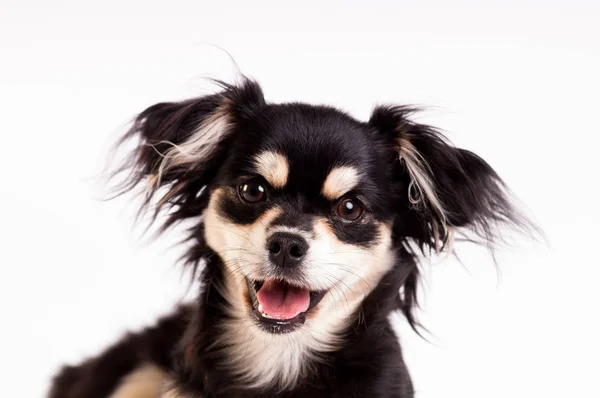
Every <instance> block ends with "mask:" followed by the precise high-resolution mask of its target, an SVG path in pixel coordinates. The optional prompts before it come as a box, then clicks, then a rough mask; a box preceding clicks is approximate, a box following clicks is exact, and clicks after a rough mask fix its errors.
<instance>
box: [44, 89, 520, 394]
mask: <svg viewBox="0 0 600 398" xmlns="http://www.w3.org/2000/svg"><path fill="white" fill-rule="evenodd" d="M413 112H414V110H413V109H411V108H407V107H402V106H380V107H377V108H376V109H375V110H374V111H373V114H372V116H371V118H370V120H369V121H367V122H362V121H358V120H356V119H354V118H352V117H351V116H349V115H347V114H345V113H344V112H342V111H339V110H337V109H334V108H331V107H324V106H312V105H307V104H299V103H292V104H270V103H267V102H266V101H265V99H264V97H263V93H262V91H261V89H260V87H259V86H258V84H257V83H256V82H254V81H252V80H249V79H243V80H242V81H241V83H240V84H238V85H228V84H223V83H221V91H220V92H218V93H217V94H214V95H209V96H204V97H199V98H194V99H191V100H186V101H182V102H176V103H161V104H157V105H154V106H151V107H149V108H148V109H146V110H145V111H143V112H142V113H141V114H140V115H139V116H138V117H137V118H136V120H135V121H134V123H133V126H132V127H131V130H130V131H129V133H128V134H127V135H126V137H125V140H134V141H135V142H136V145H137V146H136V148H135V150H134V152H133V154H132V156H131V161H130V163H129V164H127V165H126V166H125V167H123V168H122V169H121V171H128V172H129V174H128V178H127V179H126V181H125V184H124V185H123V186H122V187H121V188H122V191H123V192H126V191H129V190H131V189H134V188H137V187H142V188H143V192H144V194H145V199H146V200H145V202H144V209H148V208H151V209H152V210H153V215H154V219H160V220H161V222H162V225H161V230H162V231H164V230H165V229H167V228H168V227H170V226H172V225H175V224H178V223H180V222H182V221H186V222H189V223H190V224H192V225H193V227H192V228H191V229H189V231H188V232H189V234H188V243H190V245H189V247H190V249H189V251H188V252H187V253H186V254H185V256H184V258H183V260H184V262H185V263H186V264H188V265H189V266H190V267H192V268H193V270H194V271H195V272H194V274H195V275H197V276H198V277H199V278H200V281H201V286H202V288H201V291H200V292H199V295H198V300H197V301H196V302H195V303H194V304H192V305H190V306H189V307H185V308H181V309H179V310H178V311H177V312H175V313H174V314H173V315H172V316H170V317H168V318H165V319H163V320H161V321H160V322H159V324H158V325H157V326H156V327H154V328H150V329H147V330H145V331H142V332H140V333H137V334H131V335H129V336H127V337H125V338H124V339H123V340H122V341H120V342H119V343H117V344H116V345H115V346H113V347H112V348H110V349H109V350H107V351H106V352H105V353H104V354H102V355H100V356H99V357H97V358H94V359H91V360H88V361H87V362H84V363H83V364H82V365H79V366H76V367H66V368H65V369H63V370H62V372H61V373H60V374H59V375H58V376H57V377H56V379H55V381H54V384H53V387H52V390H51V392H50V395H49V397H50V398H71V397H91V398H94V397H98V398H100V397H111V394H117V396H119V397H120V395H118V394H119V392H120V391H123V388H125V387H124V383H125V386H126V383H128V382H129V383H131V380H132V377H133V379H135V377H138V379H139V377H140V376H139V374H140V373H134V376H131V374H132V372H136V371H137V372H140V370H139V369H140V368H142V369H145V370H146V371H144V372H142V373H141V374H143V375H148V374H149V373H148V372H147V370H148V369H151V370H152V372H153V373H152V372H150V373H151V375H153V376H157V375H160V374H162V373H161V372H164V382H163V383H159V384H162V385H161V386H160V391H158V389H157V388H156V387H154V388H152V386H150V387H149V388H150V389H153V390H155V391H154V392H152V393H151V392H148V393H147V394H148V398H150V397H153V396H155V395H150V394H158V395H157V396H162V397H163V398H167V397H181V398H183V397H215V398H217V397H264V396H281V397H308V396H310V397H367V396H368V397H402V398H405V397H412V396H413V388H412V384H411V381H410V376H409V373H408V370H407V369H406V366H405V364H404V361H403V359H402V353H401V349H400V346H399V344H398V341H397V338H396V336H395V334H394V332H393V330H392V327H391V325H390V323H389V320H388V317H389V315H390V313H391V312H393V311H397V310H400V311H402V313H403V314H404V315H405V316H406V318H407V320H408V322H409V323H410V324H411V325H412V326H413V328H416V327H417V322H416V320H415V316H414V310H415V306H416V297H417V286H418V277H419V273H418V261H417V253H416V252H415V249H416V248H418V250H420V251H422V253H423V254H427V253H430V252H432V251H435V252H439V251H443V250H446V251H449V250H451V249H450V247H451V246H450V243H451V239H452V236H453V234H455V233H459V234H463V235H466V236H468V237H469V239H471V240H477V241H479V242H480V243H483V244H485V245H488V246H489V247H492V245H493V243H494V242H495V240H496V239H497V236H498V234H497V233H498V227H500V226H501V225H508V226H512V227H517V228H526V226H527V222H526V221H525V220H524V219H523V218H522V217H521V216H520V215H519V214H518V213H517V212H516V211H515V210H514V208H513V207H512V206H511V203H510V201H509V199H508V195H507V193H506V189H505V186H504V183H503V182H502V181H501V179H500V178H499V177H498V175H497V174H496V173H495V171H494V170H493V169H492V168H491V167H490V166H489V165H488V164H487V163H486V162H485V161H484V160H482V159H481V158H480V157H478V156H477V155H475V154H473V153H472V152H470V151H467V150H464V149H459V148H456V147H454V146H452V145H451V144H450V143H449V142H448V141H447V140H446V139H445V138H444V137H443V136H442V135H441V134H440V133H439V132H438V131H436V130H435V129H433V128H431V127H429V126H425V125H421V124H417V123H414V122H412V121H411V120H410V119H409V116H410V115H411V114H412V113H413ZM266 286H276V287H277V288H278V289H280V290H281V289H283V290H282V291H285V292H287V293H285V294H284V295H281V297H280V301H281V302H282V303H283V304H281V303H280V304H281V305H283V306H284V307H285V305H288V307H289V308H292V307H293V306H301V304H302V303H305V304H302V305H305V306H304V307H302V309H304V311H300V312H298V311H296V312H294V313H293V314H291V315H289V316H288V317H283V316H281V315H277V316H275V317H274V316H273V314H268V313H266V312H265V310H264V309H265V308H271V309H269V311H272V308H275V307H273V304H272V303H271V304H270V305H271V307H269V306H268V305H267V304H268V303H267V302H266V301H265V300H267V299H266V298H265V295H266V294H267V293H265V291H267V289H268V288H267V287H266ZM261 289H263V290H262V293H261ZM273 289H275V288H273ZM274 291H276V292H277V291H278V290H277V289H275V290H274ZM291 292H295V293H293V294H295V295H296V296H298V297H301V298H302V299H300V298H299V299H298V300H299V301H298V300H297V301H298V302H293V300H292V299H288V296H289V295H293V294H292V293H291ZM261 294H262V296H261ZM278 297H279V296H278ZM289 297H291V296H289ZM302 300H304V301H302ZM306 300H309V301H306ZM286 303H288V304H286ZM290 303H291V304H290ZM298 303H300V304H298ZM263 304H264V305H263ZM286 308H287V307H286ZM294 308H295V307H294ZM292 315H293V317H292ZM148 366H150V368H148ZM159 369H160V370H159ZM135 375H137V376H135ZM138 379H136V380H138ZM152 379H153V380H154V381H156V377H153V378H152ZM148 383H151V382H150V381H149V382H148ZM140 391H141V390H140ZM136 396H137V395H136Z"/></svg>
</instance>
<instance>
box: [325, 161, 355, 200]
mask: <svg viewBox="0 0 600 398" xmlns="http://www.w3.org/2000/svg"><path fill="white" fill-rule="evenodd" d="M359 177H360V174H359V173H358V170H356V169H355V168H354V167H350V166H340V167H336V168H334V169H333V170H331V172H330V173H329V175H328V176H327V178H326V179H325V183H323V189H322V191H321V193H322V194H323V196H325V197H326V198H327V199H329V200H336V199H338V198H340V197H341V196H343V195H344V194H346V193H348V192H349V191H351V190H353V189H354V188H356V186H357V185H358V181H359Z"/></svg>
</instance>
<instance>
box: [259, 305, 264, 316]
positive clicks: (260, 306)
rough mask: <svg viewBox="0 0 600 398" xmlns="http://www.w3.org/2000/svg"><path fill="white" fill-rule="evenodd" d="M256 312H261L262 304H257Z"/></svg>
mask: <svg viewBox="0 0 600 398" xmlns="http://www.w3.org/2000/svg"><path fill="white" fill-rule="evenodd" d="M258 312H260V313H261V314H262V313H263V307H262V304H258Z"/></svg>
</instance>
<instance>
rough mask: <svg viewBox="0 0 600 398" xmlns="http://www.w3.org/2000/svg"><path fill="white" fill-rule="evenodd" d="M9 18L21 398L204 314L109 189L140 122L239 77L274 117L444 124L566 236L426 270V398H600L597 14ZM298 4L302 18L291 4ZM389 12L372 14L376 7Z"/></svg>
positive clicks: (43, 6)
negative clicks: (155, 109) (111, 152)
mask: <svg viewBox="0 0 600 398" xmlns="http://www.w3.org/2000/svg"><path fill="white" fill-rule="evenodd" d="M95 3H96V5H92V2H82V1H46V2H42V1H40V2H33V1H22V0H20V1H16V0H15V1H12V0H2V1H1V2H0V134H1V141H0V145H1V150H0V175H1V184H0V215H1V216H0V247H1V249H0V305H1V312H0V314H1V318H0V319H1V320H2V326H1V327H0V335H1V338H0V375H1V379H2V381H1V382H0V388H1V390H2V393H1V395H2V396H6V397H19V398H21V397H23V398H27V397H40V396H43V391H45V389H46V388H47V382H48V378H49V377H50V375H51V374H52V373H53V372H55V370H56V369H57V367H58V366H59V364H62V363H64V362H73V361H78V360H80V359H81V358H83V357H84V356H86V355H90V354H93V353H96V352H98V351H99V350H100V349H101V348H102V347H104V346H105V345H106V344H108V343H109V342H112V341H113V340H114V339H116V338H117V337H118V336H119V335H120V334H121V333H123V332H124V331H125V330H129V329H135V328H137V327H140V326H141V325H145V324H148V323H150V322H152V320H153V319H154V318H155V317H156V316H157V315H158V314H162V313H165V312H167V311H168V310H169V309H170V308H171V307H172V305H173V303H174V302H176V301H178V300H181V299H183V297H184V295H185V293H186V287H187V284H186V279H185V278H184V279H182V278H181V277H180V274H181V273H180V270H179V269H178V268H177V267H174V266H173V263H174V261H175V259H176V257H177V255H178V253H179V252H178V250H177V249H176V248H175V249H171V250H169V247H170V246H171V245H172V243H173V242H174V241H175V238H176V235H177V234H171V235H169V236H165V237H164V238H163V239H160V240H158V241H156V242H150V243H148V241H147V240H144V239H140V235H141V228H137V229H134V228H133V227H132V214H133V211H134V210H135V205H134V204H131V203H130V200H129V198H124V199H120V200H117V201H114V202H109V203H102V202H101V201H100V200H99V198H101V197H102V194H103V192H104V191H102V189H101V188H102V185H101V181H100V180H98V178H96V177H97V175H98V172H100V171H101V168H102V166H103V165H104V163H105V160H106V155H107V150H108V148H109V144H111V143H112V142H113V140H114V139H116V138H117V137H118V136H119V134H120V133H122V131H123V127H124V126H125V125H126V124H127V122H128V121H129V120H130V118H131V117H132V116H133V115H134V114H135V113H136V112H139V111H141V110H142V109H143V108H144V107H146V106H148V105H151V104H153V103H155V102H158V101H164V100H175V99H181V98H185V97H188V96H190V95H199V94H203V93H205V92H206V90H207V88H208V86H207V84H206V83H205V80H204V79H203V78H204V77H206V76H214V77H220V78H225V79H228V78H230V77H231V76H233V72H234V67H233V66H232V64H231V62H230V60H229V59H228V58H227V56H226V54H225V53H224V52H223V51H220V50H219V49H217V48H215V47H213V46H210V45H208V44H206V43H212V44H216V45H219V46H221V47H223V48H225V49H226V50H228V51H229V52H231V53H232V54H233V56H234V57H235V59H236V61H237V63H238V64H239V67H240V68H241V70H242V72H244V73H246V74H248V75H251V76H253V77H255V78H257V79H258V80H259V81H260V82H261V83H262V85H263V87H264V90H265V93H266V96H267V97H268V99H270V100H272V101H290V100H302V101H310V102H317V103H329V104H334V105H336V106H339V107H342V108H344V109H347V110H348V111H350V112H351V113H352V114H354V115H355V116H357V117H359V118H362V119H366V118H367V117H368V115H369V112H370V110H371V109H372V106H373V105H374V104H376V103H378V102H399V103H410V104H420V105H425V106H428V107H429V110H428V111H427V112H425V113H424V114H423V115H421V117H420V118H419V120H420V121H424V122H428V123H432V124H435V125H437V126H439V127H441V128H442V129H444V130H445V131H446V132H447V133H448V135H449V137H450V138H451V139H452V140H453V141H454V142H455V143H457V144H459V145H461V146H464V147H467V148H469V149H471V150H474V151H476V152H477V153H479V154H480V155H481V156H483V157H484V158H485V159H487V160H488V161H489V162H490V163H491V164H492V165H493V166H495V168H496V169H497V170H498V172H499V173H500V174H501V175H502V176H503V177H504V178H505V180H506V181H507V182H508V184H509V185H510V186H511V187H512V189H513V190H514V191H515V193H516V194H517V195H518V196H519V198H520V199H521V200H522V201H523V202H524V203H525V204H526V205H527V206H528V207H529V209H530V210H531V212H532V213H533V215H534V217H535V220H536V221H537V222H538V223H539V225H540V226H541V227H542V228H543V229H544V231H545V232H546V234H547V236H548V237H549V243H548V244H534V243H531V242H528V241H527V240H522V241H521V242H520V244H518V245H516V246H513V247H512V248H511V249H507V250H502V251H500V252H499V253H498V260H499V263H500V264H499V266H500V267H499V268H500V270H501V276H500V279H499V281H498V279H497V273H496V269H495V268H494V266H493V264H492V262H491V260H490V259H489V257H486V256H485V253H484V251H482V250H481V249H478V248H472V247H469V246H465V247H460V248H459V249H460V251H461V254H462V258H463V261H464V263H465V267H466V269H465V268H464V267H462V266H461V265H460V264H458V263H457V262H456V261H454V260H449V261H446V262H439V261H436V264H434V265H427V266H426V267H425V273H426V274H427V275H426V276H427V280H426V283H425V286H424V287H425V290H426V294H425V298H424V301H423V311H422V312H421V314H420V318H421V320H422V321H423V322H424V323H425V325H426V326H427V327H428V328H429V330H430V331H431V332H432V333H433V335H434V336H433V337H432V338H431V340H432V341H433V343H434V344H432V343H428V342H425V341H423V340H421V339H420V338H418V337H417V336H416V335H415V334H414V333H412V332H411V331H410V330H409V329H408V328H407V326H406V324H405V322H404V321H403V320H401V319H400V318H399V317H398V330H399V333H400V335H401V340H402V344H403V347H404V351H405V356H406V360H407V362H408V365H409V367H410V370H411V372H412V375H413V378H414V382H415V386H416V389H417V397H419V398H433V397H461V398H465V397H475V398H481V397H542V396H543V397H599V396H600V388H599V387H598V381H597V380H598V371H599V370H600V366H599V365H598V357H599V356H600V347H599V345H600V344H599V342H598V337H599V336H600V327H599V325H598V314H599V313H600V311H599V310H598V308H597V307H598V305H599V304H600V294H599V293H598V287H597V286H598V284H599V283H600V260H599V257H598V254H597V248H598V243H597V242H598V239H597V233H598V229H599V227H600V217H599V211H598V204H599V203H600V200H599V195H598V184H599V182H598V181H599V178H598V175H597V171H598V164H597V161H598V149H597V144H598V133H599V129H598V119H597V117H598V108H599V105H600V101H599V97H598V96H599V93H600V78H599V74H600V44H599V43H600V28H599V25H600V24H599V23H598V20H599V17H600V12H599V11H600V6H599V4H600V3H598V2H597V1H595V2H594V1H588V2H584V1H580V2H578V1H567V0H564V1H538V2H533V1H504V2H498V3H502V4H501V5H492V4H486V2H484V1H473V2H463V1H441V0H440V1H436V2H424V1H423V2H416V1H397V2H393V1H387V2H385V1H370V2H368V3H367V2H354V1H345V2H334V1H330V2H324V1H323V2H312V1H307V0H304V1H297V2H293V3H294V5H292V4H289V5H286V4H285V3H288V2H283V1H271V2H261V1H245V2H244V1H238V2H234V1H221V2H217V1H211V2H208V1H207V2H202V1H187V2H182V1H171V2H159V1H148V0H145V1H129V2H127V1H103V2H95ZM289 3H292V2H289ZM367 4H368V5H367Z"/></svg>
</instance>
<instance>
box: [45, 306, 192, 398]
mask: <svg viewBox="0 0 600 398" xmlns="http://www.w3.org/2000/svg"><path fill="white" fill-rule="evenodd" d="M188 317H189V308H186V307H182V308H180V309H179V310H178V311H176V312H175V313H174V314H172V315H170V316H168V317H165V318H162V319H161V320H160V321H159V322H158V323H157V325H156V326H154V327H150V328H147V329H144V330H142V331H141V332H139V333H131V334H128V335H127V336H125V337H124V338H123V339H121V341H119V342H117V343H116V344H115V345H113V346H112V347H110V348H108V349H107V350H106V351H105V352H104V353H102V354H101V355H100V356H98V357H95V358H92V359H89V360H87V361H85V362H84V363H82V364H80V365H78V366H66V367H64V368H63V369H62V370H61V372H60V373H59V374H58V375H57V376H56V377H55V379H54V381H53V383H52V387H51V389H50V392H49V394H48V398H158V397H160V392H161V389H160V388H157V387H156V386H157V385H160V386H162V383H163V382H164V379H165V375H166V372H167V371H168V370H170V369H171V352H172V351H173V349H174V347H175V345H176V344H177V342H178V341H179V339H180V338H181V336H182V334H183V331H184V330H185V327H186V326H187V323H188ZM142 394H146V395H142Z"/></svg>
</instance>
